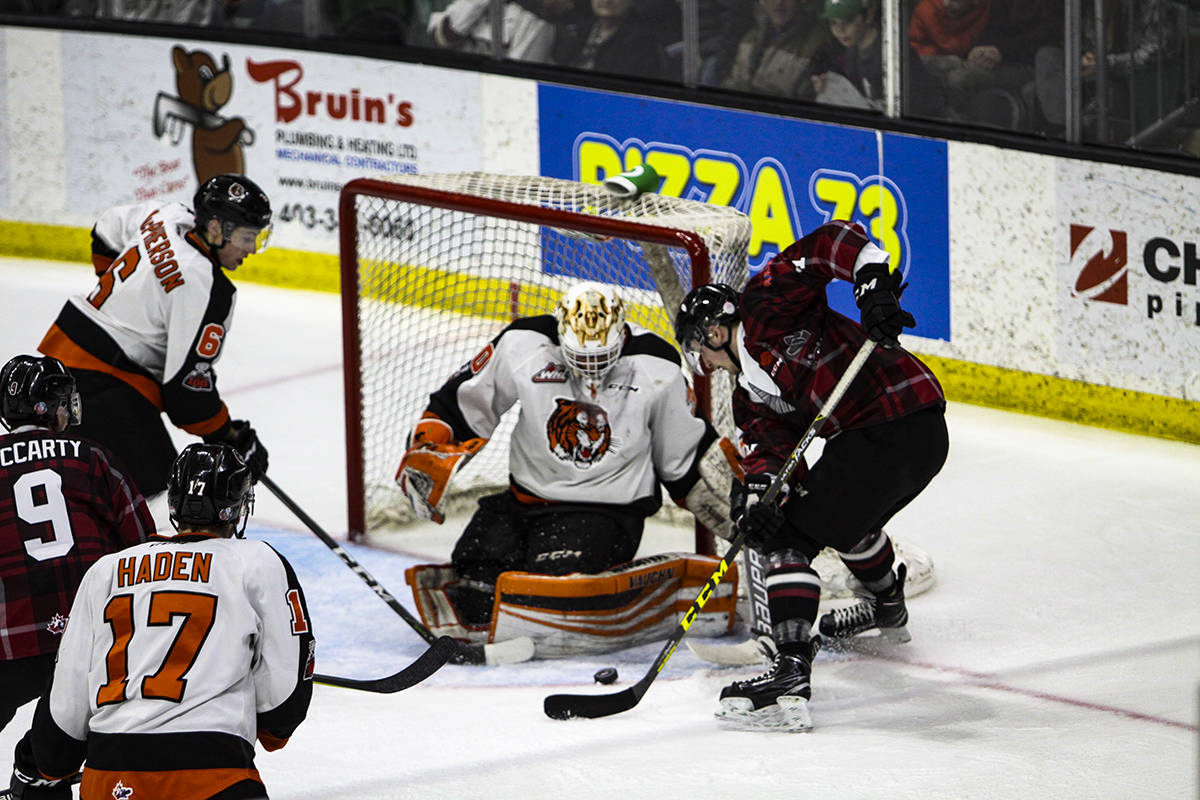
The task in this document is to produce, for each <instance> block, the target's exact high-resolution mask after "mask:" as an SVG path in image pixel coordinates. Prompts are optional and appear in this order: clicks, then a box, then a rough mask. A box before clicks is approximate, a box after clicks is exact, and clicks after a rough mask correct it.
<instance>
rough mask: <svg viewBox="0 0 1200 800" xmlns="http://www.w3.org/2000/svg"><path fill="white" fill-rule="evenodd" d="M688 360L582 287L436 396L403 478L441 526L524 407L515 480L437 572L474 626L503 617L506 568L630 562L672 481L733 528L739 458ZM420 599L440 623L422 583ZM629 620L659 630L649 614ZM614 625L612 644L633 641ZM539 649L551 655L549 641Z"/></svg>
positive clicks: (553, 571) (498, 342)
mask: <svg viewBox="0 0 1200 800" xmlns="http://www.w3.org/2000/svg"><path fill="white" fill-rule="evenodd" d="M680 364H681V361H680V356H679V353H678V351H677V350H676V349H675V348H674V347H672V346H671V345H670V344H669V343H668V342H667V341H666V340H665V339H663V338H661V337H659V336H657V335H656V334H654V333H652V332H650V331H648V330H645V329H643V328H641V327H639V326H637V325H634V324H632V323H629V322H627V321H626V319H625V311H624V301H623V299H622V298H621V296H620V295H619V294H618V292H617V290H616V289H615V288H613V287H612V286H609V285H605V284H597V283H587V282H585V283H579V284H575V285H573V286H572V287H571V288H569V289H568V290H567V291H566V292H565V294H564V295H563V296H562V298H561V299H560V301H559V303H558V306H557V309H556V313H555V314H554V315H550V314H546V315H541V316H532V317H524V318H520V319H517V320H515V321H514V322H512V323H511V324H510V325H509V326H508V327H506V328H505V329H504V330H503V331H501V333H500V334H499V335H498V336H497V337H496V338H495V339H493V340H492V341H491V342H489V343H487V344H486V345H485V346H484V348H483V349H482V351H480V353H479V355H477V356H476V357H475V358H473V359H472V360H471V362H470V363H469V364H467V365H465V366H464V367H462V368H461V369H460V370H459V371H458V372H456V373H455V374H454V375H452V376H451V377H450V379H449V380H448V381H446V383H445V384H444V385H443V386H442V387H441V388H439V389H438V390H437V391H435V392H434V393H433V394H432V395H431V396H430V402H429V405H428V406H427V408H426V410H425V412H424V415H423V417H422V418H421V420H420V421H419V422H418V423H417V425H416V427H415V429H414V430H413V431H412V432H411V434H410V436H409V449H408V451H407V453H406V454H405V456H404V459H403V461H402V462H401V464H400V468H399V470H398V472H397V475H396V479H397V482H398V483H399V485H400V487H401V489H402V490H403V491H404V493H405V494H406V495H407V496H408V498H409V500H410V501H411V502H412V504H413V508H414V509H415V511H416V513H417V515H418V516H420V517H422V518H425V519H433V520H435V521H437V522H441V521H442V508H443V499H444V496H445V491H446V488H447V485H448V484H449V483H450V481H451V479H452V478H453V476H454V474H455V473H456V472H457V471H458V470H459V469H460V468H461V467H462V465H463V464H464V463H465V462H466V460H467V459H469V458H470V457H471V456H473V455H474V454H475V453H476V452H477V451H478V450H479V449H480V448H481V447H483V446H484V445H485V444H486V442H487V440H488V438H489V437H490V436H491V435H492V433H493V431H494V430H495V428H496V426H497V425H498V423H499V421H500V418H501V415H502V414H504V412H505V411H507V410H508V409H509V408H511V407H512V406H513V405H514V404H516V403H518V402H519V403H520V412H519V416H518V419H517V421H516V426H515V429H514V430H513V433H512V439H511V444H510V448H511V449H510V454H509V471H510V486H509V488H508V490H507V491H504V492H501V493H499V494H494V495H490V496H486V497H483V498H481V499H480V500H479V507H478V509H477V510H476V511H475V513H474V515H473V516H472V518H471V520H470V521H469V522H468V523H467V525H466V527H465V529H464V530H463V532H462V535H461V537H460V538H459V539H458V542H457V544H456V545H455V547H454V550H453V555H452V564H453V574H452V575H443V577H442V579H441V580H440V581H439V586H438V588H440V589H444V593H445V596H446V597H447V598H448V599H449V600H450V604H451V605H452V606H453V613H454V614H456V615H457V616H458V618H459V621H461V623H462V624H463V625H464V626H466V627H468V628H470V627H475V628H481V627H486V626H488V625H489V624H490V625H493V626H494V625H495V624H496V621H495V619H493V610H494V608H493V607H494V606H495V605H496V604H497V600H498V597H497V591H496V585H497V579H498V578H499V577H500V576H501V574H502V573H505V572H508V571H523V572H526V573H538V574H541V575H556V576H563V575H568V574H571V573H583V574H585V575H594V574H596V573H601V572H604V571H607V570H610V569H611V568H613V567H614V566H616V565H620V564H624V563H626V562H629V561H630V560H631V559H633V558H634V555H635V554H636V552H637V549H638V546H639V544H640V542H641V537H642V531H643V526H644V522H645V519H646V517H648V516H650V515H652V514H654V513H655V511H657V510H658V509H659V507H660V506H661V504H662V488H663V487H665V488H666V490H667V493H668V494H669V495H670V497H671V498H672V499H674V500H675V502H676V503H677V504H679V505H681V506H683V507H685V508H688V509H690V510H691V511H692V512H693V513H694V514H696V515H697V517H698V518H699V519H700V520H701V521H702V522H703V523H704V524H706V525H708V526H709V527H711V528H713V529H718V528H722V527H725V526H727V525H728V504H727V501H726V500H725V489H724V487H725V486H726V485H727V481H728V480H729V479H730V475H731V463H736V455H734V453H733V447H732V445H731V444H730V443H729V442H728V441H727V440H722V439H720V437H719V436H718V434H717V432H716V431H715V430H714V428H713V427H712V425H711V424H710V423H709V422H708V420H707V419H705V418H704V417H703V416H700V415H697V414H696V413H695V412H694V408H693V405H692V403H691V402H690V400H689V391H688V386H687V383H686V381H685V379H684V376H683V374H682V371H681V369H680ZM704 476H707V477H704ZM714 563H715V562H714ZM670 569H675V567H671V568H667V567H662V566H661V565H659V569H658V570H657V571H656V570H654V569H650V570H649V571H648V572H647V575H646V576H645V577H644V578H641V579H637V580H635V581H634V583H635V584H637V585H641V584H642V583H646V584H653V583H655V582H656V581H657V580H658V579H659V578H660V577H662V576H663V575H665V574H666V573H667V572H669V571H670ZM701 571H702V570H701ZM677 572H678V574H677V575H676V577H678V578H682V576H683V573H684V572H686V569H684V568H682V567H680V568H678V570H677ZM708 574H711V569H709V570H708V572H707V573H705V577H707V575H708ZM447 579H449V580H447ZM410 583H413V580H412V579H411V578H410ZM615 583H616V584H617V585H620V581H616V582H615ZM442 584H444V586H442ZM413 585H414V589H417V584H416V583H413ZM547 591H549V590H547ZM554 591H561V592H563V593H564V594H574V593H573V592H570V591H568V590H564V589H562V588H561V587H560V588H559V589H555V590H554ZM513 593H514V594H521V595H524V596H528V595H530V594H533V593H535V592H533V590H528V591H526V590H517V591H514V592H513ZM594 602H600V601H594ZM659 602H668V601H667V600H663V599H662V598H660V599H659V600H656V601H655V603H659ZM418 605H419V607H421V609H422V611H423V612H424V613H426V619H427V621H433V622H435V623H436V622H438V620H430V616H436V615H435V614H431V613H430V611H429V609H428V608H427V607H426V606H427V604H423V603H422V602H421V596H420V593H419V592H418ZM609 608H610V610H611V609H612V608H614V607H613V606H611V605H610V606H609ZM658 609H659V606H658V605H655V606H654V610H655V611H657V610H658ZM533 613H534V612H533V611H530V613H529V614H527V615H526V616H532V615H533ZM443 616H444V615H443ZM651 616H653V615H651ZM665 616H666V612H665V611H664V612H662V613H661V614H658V616H657V617H656V620H657V619H659V618H662V617H665ZM621 621H622V624H624V625H625V626H627V627H630V628H632V627H634V626H636V625H640V624H641V622H645V623H646V624H647V625H649V617H647V618H646V619H641V618H637V619H635V618H634V617H633V616H625V617H621ZM559 623H561V620H560V621H559ZM493 633H494V628H493ZM520 633H522V634H528V635H533V638H534V640H535V642H537V641H538V637H537V635H536V634H535V633H534V632H533V631H521V632H520ZM607 633H608V634H609V637H608V641H609V642H612V643H617V642H621V641H624V646H628V645H629V644H631V643H635V640H633V639H629V640H620V639H614V638H612V636H611V633H612V632H611V631H608V632H607ZM569 649H570V648H569V646H568V647H566V650H565V651H564V652H555V653H554V654H555V655H562V654H567V652H569ZM609 649H612V648H611V647H610V648H609ZM538 654H539V655H545V654H546V653H544V652H543V648H542V647H541V645H540V643H539V649H538Z"/></svg>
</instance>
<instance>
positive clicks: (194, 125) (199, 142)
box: [154, 46, 254, 186]
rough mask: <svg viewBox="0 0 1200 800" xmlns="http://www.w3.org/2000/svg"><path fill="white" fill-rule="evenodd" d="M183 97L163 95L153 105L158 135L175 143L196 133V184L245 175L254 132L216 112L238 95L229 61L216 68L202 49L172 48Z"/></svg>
mask: <svg viewBox="0 0 1200 800" xmlns="http://www.w3.org/2000/svg"><path fill="white" fill-rule="evenodd" d="M171 61H172V62H173V63H174V66H175V90H176V93H177V95H178V96H175V97H173V96H171V95H169V94H167V93H166V92H159V93H158V98H157V99H156V100H155V101H154V135H155V136H159V137H161V136H163V135H164V134H166V133H169V134H170V136H171V143H172V144H179V142H180V141H181V140H182V139H183V134H184V133H185V132H186V130H187V128H188V127H189V126H190V127H191V129H192V166H193V168H194V169H195V171H196V183H197V185H198V186H203V185H204V182H205V181H207V180H208V179H209V178H211V177H213V176H214V175H222V174H226V173H231V172H233V173H244V172H245V171H246V170H245V166H246V162H245V157H244V151H243V148H244V147H248V146H249V145H252V144H254V131H252V130H251V129H250V128H248V127H246V122H245V120H243V119H242V118H241V117H230V118H225V117H222V116H220V115H219V114H218V113H217V112H218V111H220V110H221V108H222V107H224V106H225V105H226V104H227V103H228V102H229V99H230V98H231V97H232V96H233V74H232V73H231V72H230V66H229V56H228V55H226V56H225V57H224V59H223V61H222V64H221V68H220V69H218V68H217V62H216V59H214V58H213V57H212V56H211V55H210V54H209V53H207V52H205V51H203V50H193V51H191V52H188V51H187V50H185V49H184V48H182V47H179V46H176V47H174V48H172V49H171Z"/></svg>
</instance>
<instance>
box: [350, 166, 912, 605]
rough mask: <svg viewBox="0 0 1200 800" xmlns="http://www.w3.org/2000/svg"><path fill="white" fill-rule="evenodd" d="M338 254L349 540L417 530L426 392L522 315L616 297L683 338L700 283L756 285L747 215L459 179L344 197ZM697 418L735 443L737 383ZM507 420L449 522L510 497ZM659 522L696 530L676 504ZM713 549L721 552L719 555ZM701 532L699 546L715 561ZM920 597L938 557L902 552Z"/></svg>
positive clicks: (359, 187)
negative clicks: (685, 305) (417, 437)
mask: <svg viewBox="0 0 1200 800" xmlns="http://www.w3.org/2000/svg"><path fill="white" fill-rule="evenodd" d="M339 233H340V237H341V241H340V252H341V286H342V317H343V342H344V344H343V348H344V369H345V398H346V447H347V452H346V463H347V490H348V501H349V519H348V523H349V531H350V535H351V537H358V536H361V535H363V534H365V533H369V532H371V531H375V530H382V529H391V528H396V527H398V526H403V525H405V524H407V523H410V522H412V521H413V520H414V516H413V513H412V508H411V507H410V506H409V504H408V501H407V500H406V498H405V497H404V495H403V493H402V492H401V491H400V489H399V487H397V486H396V483H395V474H396V469H397V467H398V466H399V463H400V458H401V457H402V456H403V454H404V450H405V442H406V439H407V436H408V433H409V431H410V430H411V429H412V427H413V426H414V425H415V423H416V422H417V420H418V419H419V418H420V416H421V413H422V411H423V410H424V409H425V407H426V405H427V404H428V402H429V394H430V393H431V392H432V391H434V390H435V389H437V388H438V387H439V386H441V385H442V383H443V382H445V380H446V379H447V378H448V377H449V376H450V375H451V374H452V373H453V372H454V371H455V370H457V369H459V368H460V367H462V366H463V365H465V364H467V363H469V362H470V361H471V359H472V358H473V357H475V356H476V355H477V354H478V353H479V352H480V350H482V349H483V347H484V345H485V344H486V343H487V342H489V341H490V340H491V339H492V338H494V337H495V336H496V335H497V334H498V333H499V332H500V330H501V329H502V328H503V327H504V326H505V325H507V324H508V323H509V322H511V321H512V320H514V319H516V318H517V317H523V316H530V315H534V314H547V313H552V312H553V309H554V305H555V303H556V302H557V300H558V298H559V297H560V296H561V294H562V292H563V291H564V290H565V289H566V288H567V287H568V286H569V285H570V284H571V283H572V282H574V281H577V280H590V281H599V282H601V283H607V284H613V285H616V286H618V287H619V289H620V291H621V293H622V295H623V296H624V298H625V300H626V311H627V318H628V319H629V321H631V322H634V323H636V324H638V325H641V326H643V327H645V328H648V329H650V330H652V331H654V332H655V333H658V334H659V335H661V336H663V337H664V338H665V339H667V340H668V341H671V342H673V341H674V333H673V330H672V324H673V318H674V310H675V309H676V308H678V306H679V303H680V301H681V300H682V298H683V296H684V294H686V293H687V292H688V291H689V290H691V289H692V288H693V287H694V286H697V285H700V284H704V283H709V282H716V281H719V282H723V283H728V284H730V285H732V286H734V287H735V288H738V289H740V288H741V287H742V286H743V285H745V282H746V280H747V277H748V276H747V250H748V247H749V242H750V223H749V220H748V219H747V217H746V216H745V215H744V214H742V213H741V212H739V211H736V210H734V209H731V208H727V207H723V206H714V205H710V204H707V203H701V202H697V201H693V200H684V199H679V198H673V197H666V196H663V195H659V194H653V193H648V194H642V195H639V196H638V197H636V198H635V199H632V200H623V199H619V198H617V197H614V196H613V195H611V194H609V193H608V192H607V191H606V190H605V189H604V188H603V187H602V186H598V185H593V184H584V183H579V182H575V181H568V180H562V179H556V178H545V177H537V176H508V175H495V174H485V173H455V174H434V175H411V176H394V177H388V178H386V179H373V178H372V179H367V178H364V179H359V180H354V181H351V182H350V183H348V184H347V185H346V186H345V188H344V189H343V190H342V196H341V202H340V232H339ZM688 378H689V380H691V381H692V385H693V388H694V390H695V393H696V397H697V405H698V407H699V408H701V409H703V410H705V411H707V412H708V413H709V415H710V419H711V420H712V422H713V424H714V426H715V427H716V428H717V429H718V430H719V431H720V432H721V433H722V434H723V435H727V436H729V435H732V433H733V422H732V415H731V410H730V401H729V393H730V391H731V388H732V387H731V383H730V382H729V381H728V379H727V377H726V376H725V373H718V374H717V375H715V376H713V377H712V378H711V379H704V378H692V376H690V375H689V376H688ZM517 411H518V409H517V408H515V407H514V408H513V409H511V410H510V411H509V412H508V413H507V414H506V415H505V416H504V417H503V419H502V421H501V423H500V426H499V427H498V428H497V430H496V431H495V432H494V434H493V435H492V437H491V439H490V441H489V442H488V444H487V445H486V446H485V447H484V448H483V449H482V450H481V451H480V452H479V453H478V454H477V455H476V456H475V457H474V458H473V459H472V460H471V461H470V462H469V463H468V464H467V465H466V466H465V467H464V468H463V469H462V470H461V471H460V472H459V473H458V474H457V475H456V476H455V479H454V481H453V483H452V485H451V487H450V494H449V496H448V499H447V501H446V512H447V517H454V516H460V517H462V516H465V515H467V514H469V513H470V512H471V511H473V510H474V508H475V500H476V499H477V498H478V497H479V496H480V495H482V494H489V493H494V492H498V491H501V490H502V489H503V488H504V487H506V486H507V485H508V443H509V438H510V435H511V431H512V427H513V425H514V423H515V421H516V414H517ZM660 514H661V515H663V516H666V517H673V521H676V522H687V523H689V524H690V523H691V522H692V517H691V514H689V513H688V512H685V511H682V510H681V509H677V508H676V507H675V506H674V504H673V503H671V502H670V501H669V500H668V501H667V502H666V503H664V506H663V511H661V512H660ZM714 545H716V546H714ZM723 545H724V542H723V541H717V542H715V543H714V540H713V538H712V535H711V533H710V532H708V531H705V530H703V529H702V528H700V527H698V526H697V529H696V549H697V551H698V552H701V553H713V552H714V551H719V550H722V549H723ZM896 545H897V549H898V550H899V551H900V553H901V556H902V557H904V558H905V560H906V561H908V562H909V594H910V595H912V594H916V593H919V592H921V591H924V590H925V589H927V588H929V586H931V585H932V583H933V564H932V561H931V560H930V559H929V557H928V554H926V553H925V552H924V551H922V550H920V549H919V548H917V547H915V546H914V545H911V544H908V543H905V542H897V543H896ZM818 569H819V571H820V573H821V575H822V579H823V593H824V594H825V595H826V596H827V597H841V598H845V597H848V596H849V595H850V593H851V591H853V590H854V589H856V588H860V587H857V586H856V584H855V582H854V581H853V578H851V577H850V576H849V574H848V573H847V572H846V570H845V568H844V567H842V565H841V562H840V560H839V559H837V558H836V556H835V555H834V554H832V552H831V551H826V552H825V553H823V554H822V555H821V557H820V560H819V562H818Z"/></svg>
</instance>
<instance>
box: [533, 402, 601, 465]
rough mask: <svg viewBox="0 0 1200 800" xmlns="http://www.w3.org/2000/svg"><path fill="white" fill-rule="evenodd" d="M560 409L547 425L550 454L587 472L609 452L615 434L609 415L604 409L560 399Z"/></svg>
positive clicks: (552, 415)
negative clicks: (610, 425) (610, 426)
mask: <svg viewBox="0 0 1200 800" xmlns="http://www.w3.org/2000/svg"><path fill="white" fill-rule="evenodd" d="M555 402H556V403H557V407H556V408H555V409H554V413H552V414H551V415H550V419H549V420H547V422H546V439H547V441H548V442H549V443H550V451H551V452H552V453H554V455H556V456H558V457H559V458H561V459H562V460H563V461H569V462H571V463H572V464H574V465H575V466H577V467H581V468H583V469H587V468H588V467H590V466H592V465H593V464H595V463H596V462H598V461H599V460H600V459H602V458H604V454H605V453H607V452H608V447H609V445H610V444H611V443H612V430H611V429H610V428H609V426H608V413H607V412H606V411H605V410H604V409H603V408H601V407H600V406H595V405H592V404H591V403H581V402H579V401H578V400H571V399H566V398H562V397H559V398H556V399H555Z"/></svg>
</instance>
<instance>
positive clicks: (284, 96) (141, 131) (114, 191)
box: [62, 33, 484, 253]
mask: <svg viewBox="0 0 1200 800" xmlns="http://www.w3.org/2000/svg"><path fill="white" fill-rule="evenodd" d="M103 38H105V39H107V40H110V41H112V42H113V43H114V44H115V45H121V44H123V43H124V44H127V42H128V40H124V39H122V38H121V37H115V36H112V37H103ZM137 41H138V46H137V47H128V46H121V47H120V52H121V55H120V58H113V51H112V49H110V48H107V47H104V46H101V43H100V42H98V41H97V37H96V36H95V35H88V34H82V33H79V34H76V33H64V34H63V48H62V52H63V73H64V75H65V76H72V75H75V76H81V79H78V80H69V79H68V80H64V83H63V93H64V97H63V101H64V107H65V122H66V130H67V131H68V136H67V141H66V149H67V153H66V165H67V166H66V169H67V176H66V183H67V185H68V186H70V187H72V192H71V193H70V196H69V197H68V199H67V202H68V204H69V206H70V207H69V208H68V210H70V211H87V212H89V213H94V211H95V209H97V208H104V207H106V206H109V205H113V204H117V203H126V202H135V201H142V200H152V199H176V200H179V201H181V202H185V203H188V204H190V201H191V196H192V194H193V193H194V192H195V190H196V187H197V186H198V185H199V184H200V183H201V182H203V181H204V180H206V179H207V178H209V177H211V176H212V175H215V174H219V173H222V172H244V173H245V174H247V175H248V176H250V178H251V179H253V180H255V181H256V182H258V183H260V185H262V187H263V189H264V190H265V191H266V192H267V194H268V195H269V196H270V197H271V201H272V205H273V206H274V208H275V212H276V213H275V236H276V239H275V243H276V244H278V245H281V246H284V247H288V248H294V249H299V250H310V251H317V252H326V253H335V252H337V233H336V231H337V199H338V193H339V192H340V190H341V187H342V185H343V184H344V183H345V182H346V181H348V180H350V179H352V178H357V177H379V176H383V175H388V174H395V173H416V172H438V171H461V170H466V169H479V168H480V167H481V165H482V153H483V145H482V132H481V131H482V129H483V127H484V126H483V125H482V124H481V120H480V105H481V104H480V98H479V94H480V88H479V85H480V84H479V78H478V76H476V75H472V74H471V73H465V72H456V71H452V70H444V69H436V68H432V67H424V66H421V65H414V64H399V63H394V62H388V61H380V60H374V59H369V58H347V57H345V56H338V55H334V54H327V53H316V52H304V51H296V50H286V51H285V50H276V49H272V48H264V47H251V46H243V45H237V44H224V43H203V42H184V43H174V42H172V41H171V40H166V39H150V38H146V39H138V40H137ZM82 76H86V79H83V77H82ZM97 86H103V87H104V90H103V92H102V93H98V92H97ZM71 132H74V133H73V134H72V133H71Z"/></svg>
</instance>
